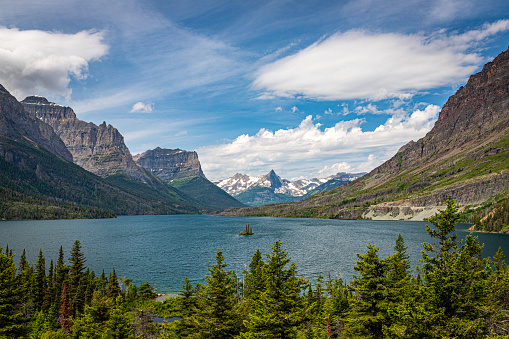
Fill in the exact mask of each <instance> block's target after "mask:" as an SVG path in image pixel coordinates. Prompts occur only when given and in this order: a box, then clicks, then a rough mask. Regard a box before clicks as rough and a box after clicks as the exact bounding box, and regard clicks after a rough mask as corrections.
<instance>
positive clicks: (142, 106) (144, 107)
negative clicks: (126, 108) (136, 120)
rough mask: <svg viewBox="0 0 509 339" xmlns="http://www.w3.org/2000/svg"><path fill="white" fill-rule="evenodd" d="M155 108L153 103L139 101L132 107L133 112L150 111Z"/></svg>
mask: <svg viewBox="0 0 509 339" xmlns="http://www.w3.org/2000/svg"><path fill="white" fill-rule="evenodd" d="M153 109H154V104H152V103H143V102H141V101H138V102H137V103H135V104H134V105H133V107H132V108H131V111H130V112H131V113H150V112H152V110H153Z"/></svg>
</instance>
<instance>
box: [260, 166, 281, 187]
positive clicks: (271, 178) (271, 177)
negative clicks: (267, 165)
mask: <svg viewBox="0 0 509 339" xmlns="http://www.w3.org/2000/svg"><path fill="white" fill-rule="evenodd" d="M263 178H264V179H265V180H267V181H268V182H269V183H270V187H272V188H276V189H277V188H280V187H281V186H283V181H282V180H281V178H280V177H279V176H278V175H277V174H276V172H274V170H270V172H269V173H268V174H267V175H265V176H264V177H263Z"/></svg>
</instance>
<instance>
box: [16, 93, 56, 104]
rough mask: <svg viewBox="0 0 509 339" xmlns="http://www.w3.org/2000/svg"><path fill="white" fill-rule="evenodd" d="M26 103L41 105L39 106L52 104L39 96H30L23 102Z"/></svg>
mask: <svg viewBox="0 0 509 339" xmlns="http://www.w3.org/2000/svg"><path fill="white" fill-rule="evenodd" d="M23 102H24V103H28V104H39V105H49V104H50V102H49V101H48V99H46V98H45V97H41V96H38V95H32V96H28V97H26V98H25V99H24V100H23Z"/></svg>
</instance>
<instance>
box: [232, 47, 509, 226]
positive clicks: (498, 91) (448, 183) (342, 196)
mask: <svg viewBox="0 0 509 339" xmlns="http://www.w3.org/2000/svg"><path fill="white" fill-rule="evenodd" d="M508 194H509V49H508V50H506V51H505V52H503V53H501V54H500V55H499V56H497V57H496V58H495V59H494V60H493V61H492V62H489V63H487V64H486V65H485V66H484V67H483V69H482V71H481V72H479V73H477V74H475V75H472V76H471V77H470V78H469V80H468V82H467V84H466V85H465V86H462V87H460V88H459V89H458V91H457V92H456V93H455V94H454V95H453V96H451V97H450V98H449V99H448V101H447V103H446V104H445V105H444V106H443V108H442V111H441V112H440V114H439V118H438V120H437V121H436V123H435V125H434V127H433V129H432V130H431V131H430V132H428V134H426V136H424V137H423V138H421V139H419V140H418V141H416V142H414V141H411V142H409V143H408V144H406V145H404V146H403V147H401V149H400V150H399V151H398V152H397V153H396V154H395V155H394V156H393V157H392V158H391V159H389V160H388V161H386V162H385V163H383V164H382V165H380V166H378V167H377V168H375V169H374V170H372V171H371V172H370V173H369V174H367V175H365V176H363V177H361V178H359V179H357V180H355V181H352V182H349V183H346V184H345V185H342V186H340V187H338V188H335V189H332V190H329V191H326V192H322V193H319V194H316V195H313V196H311V197H309V198H307V199H305V200H303V201H298V202H295V203H289V204H280V205H275V206H267V207H261V208H249V209H243V210H238V211H227V212H226V214H234V215H259V216H300V217H326V218H380V219H382V218H383V219H413V220H423V218H426V217H429V216H431V215H433V214H434V212H435V211H436V210H437V208H439V207H441V206H443V203H444V201H445V200H446V197H447V195H452V197H453V199H455V200H456V203H457V204H458V205H459V206H460V207H461V210H462V211H463V212H465V213H466V214H467V215H468V213H471V212H473V211H477V210H479V209H484V208H486V207H487V206H489V205H492V204H495V203H497V202H499V201H501V200H504V198H505V197H507V196H508Z"/></svg>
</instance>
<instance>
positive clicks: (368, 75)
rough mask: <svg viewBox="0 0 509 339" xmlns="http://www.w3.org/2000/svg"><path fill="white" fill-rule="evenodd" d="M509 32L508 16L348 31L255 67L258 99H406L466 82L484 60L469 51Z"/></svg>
mask: <svg viewBox="0 0 509 339" xmlns="http://www.w3.org/2000/svg"><path fill="white" fill-rule="evenodd" d="M507 30H509V20H500V21H497V22H495V23H492V24H485V25H484V26H483V27H482V28H480V29H478V30H471V31H467V32H465V33H462V34H448V33H447V32H445V31H443V30H442V31H438V32H436V33H435V34H432V35H429V36H426V35H423V34H412V35H404V34H398V33H373V32H368V31H362V30H351V31H348V32H345V33H338V34H334V35H332V36H330V37H328V38H324V39H322V40H320V41H318V42H316V43H314V44H312V45H311V46H309V47H307V48H305V49H303V50H301V51H299V52H298V53H296V54H293V55H290V56H287V57H284V58H282V59H280V60H277V61H275V62H273V63H270V64H268V65H265V66H263V67H262V68H261V69H259V71H258V73H257V76H256V79H255V80H254V82H253V88H255V89H259V90H262V91H263V92H262V94H261V95H260V98H261V97H270V96H280V97H288V96H299V95H303V96H304V97H307V98H310V99H315V100H348V99H368V100H382V99H387V98H400V99H402V98H410V97H411V96H412V95H414V94H415V93H417V92H419V91H423V90H427V89H431V88H438V87H441V86H449V85H454V84H457V83H458V82H460V81H464V79H465V78H466V77H468V76H469V75H470V74H472V73H473V72H474V71H475V70H476V69H477V68H478V67H479V65H480V64H481V63H482V62H484V61H485V60H484V59H483V58H482V57H481V56H480V54H478V53H476V52H473V51H471V49H472V48H474V47H476V46H477V45H478V44H479V43H480V42H481V41H482V40H484V39H486V38H487V37H489V36H491V35H494V34H497V33H499V32H502V31H507Z"/></svg>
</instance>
